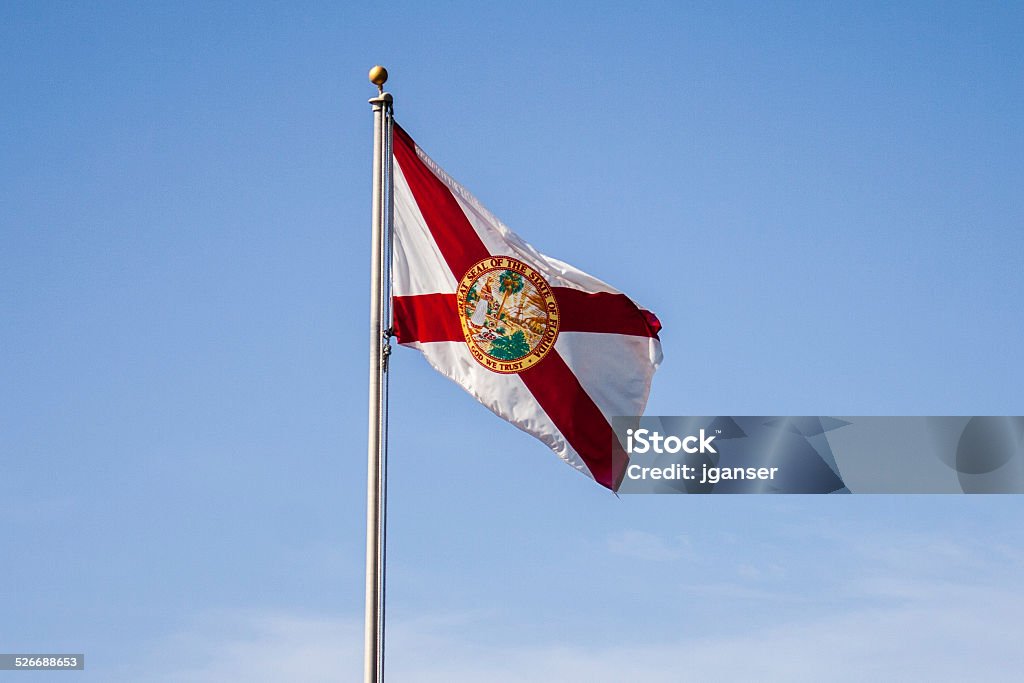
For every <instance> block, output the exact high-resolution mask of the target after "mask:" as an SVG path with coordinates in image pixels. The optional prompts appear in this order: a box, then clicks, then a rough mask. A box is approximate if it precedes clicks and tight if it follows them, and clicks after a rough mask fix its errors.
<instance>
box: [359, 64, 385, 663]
mask: <svg viewBox="0 0 1024 683" xmlns="http://www.w3.org/2000/svg"><path fill="white" fill-rule="evenodd" d="M387 79H388V72H387V70H386V69H385V68H384V67H382V66H375V67H373V68H372V69H370V82H371V83H373V84H374V85H376V86H377V96H376V97H374V98H372V99H371V100H370V105H371V106H372V107H373V210H372V212H371V217H372V225H371V239H370V390H369V407H370V409H369V430H368V437H369V438H368V445H367V465H366V622H365V631H364V642H363V646H364V648H363V681H364V683H380V681H382V680H383V677H384V551H385V547H384V532H385V496H386V488H385V486H386V481H385V473H386V467H387V462H386V455H387V451H386V446H385V444H386V442H387V430H386V415H385V410H386V408H385V406H386V403H385V391H386V381H385V373H386V372H387V365H386V361H387V353H388V351H390V344H389V343H388V341H387V335H388V334H389V332H388V331H387V330H385V328H384V326H383V323H384V318H385V313H386V311H387V303H388V302H386V301H385V295H384V288H385V287H387V286H388V284H389V283H388V281H387V277H386V273H385V264H386V261H385V234H384V227H385V226H384V221H385V220H386V219H387V218H388V217H389V216H390V213H391V209H390V206H389V203H390V199H391V193H390V190H389V188H390V182H391V179H390V177H389V176H390V174H389V173H388V170H390V168H391V164H390V159H386V158H385V155H388V156H390V140H389V138H390V133H391V102H392V98H391V95H390V94H389V93H386V92H384V83H385V82H386V81H387Z"/></svg>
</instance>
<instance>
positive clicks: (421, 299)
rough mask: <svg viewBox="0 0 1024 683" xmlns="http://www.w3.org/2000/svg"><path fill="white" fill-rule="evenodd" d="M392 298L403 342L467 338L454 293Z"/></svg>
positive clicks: (392, 306)
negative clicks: (464, 334)
mask: <svg viewBox="0 0 1024 683" xmlns="http://www.w3.org/2000/svg"><path fill="white" fill-rule="evenodd" d="M391 302H392V304H391V308H392V310H393V311H394V317H395V323H394V328H395V336H396V337H398V343H399V344H408V343H409V342H446V341H463V340H464V339H465V337H464V336H463V335H462V324H461V323H460V322H459V313H458V310H457V307H456V304H455V295H454V294H419V295H417V296H396V297H394V298H392V299H391Z"/></svg>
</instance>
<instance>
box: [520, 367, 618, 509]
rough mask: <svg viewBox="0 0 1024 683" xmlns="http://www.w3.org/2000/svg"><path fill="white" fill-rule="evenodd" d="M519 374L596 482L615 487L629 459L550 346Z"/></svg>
mask: <svg viewBox="0 0 1024 683" xmlns="http://www.w3.org/2000/svg"><path fill="white" fill-rule="evenodd" d="M519 377H520V378H521V379H522V380H523V383H524V384H526V388H527V389H529V390H530V393H532V394H533V397H534V398H535V399H537V403H539V404H540V407H541V409H542V410H543V411H544V412H545V413H547V415H548V417H549V418H551V421H552V422H554V423H555V426H556V427H558V431H560V432H562V435H563V436H564V437H565V439H566V441H568V442H569V444H570V445H571V446H572V447H573V449H574V450H575V451H576V452H577V453H579V454H580V457H581V458H583V462H585V463H586V464H587V467H588V468H590V473H591V474H592V475H594V479H595V480H596V481H597V483H599V484H601V485H602V486H605V487H607V488H609V489H611V490H613V491H614V490H615V489H616V488H618V485H619V483H620V482H621V481H622V475H623V473H624V472H625V471H626V463H627V462H628V460H629V459H628V457H627V456H626V453H625V451H624V450H623V449H622V446H621V445H620V444H619V441H618V439H617V438H615V433H614V432H613V431H612V427H611V425H610V424H608V420H606V419H605V417H604V414H603V413H602V412H601V410H600V409H599V408H598V407H597V405H596V404H595V403H594V401H593V400H592V399H591V398H590V396H589V395H588V394H587V392H586V391H584V390H583V386H582V385H581V384H580V381H579V380H578V379H576V375H575V374H573V371H572V369H570V368H569V366H568V365H566V363H565V361H564V360H562V357H561V356H560V355H558V352H557V351H555V350H554V349H552V350H551V352H550V353H548V355H547V357H546V358H544V360H542V361H541V362H539V363H537V364H536V365H534V366H533V367H531V368H529V369H527V370H524V371H523V372H521V373H519Z"/></svg>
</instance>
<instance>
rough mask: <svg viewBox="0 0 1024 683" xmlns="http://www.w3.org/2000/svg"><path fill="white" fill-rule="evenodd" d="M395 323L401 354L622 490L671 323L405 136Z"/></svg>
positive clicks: (400, 159) (398, 191) (399, 145)
mask: <svg viewBox="0 0 1024 683" xmlns="http://www.w3.org/2000/svg"><path fill="white" fill-rule="evenodd" d="M392 148H393V153H394V175H393V183H394V212H395V213H394V243H393V248H394V252H393V284H392V297H393V298H392V310H393V316H394V331H395V335H396V336H397V338H398V342H399V343H400V344H403V345H406V346H410V347H412V348H416V349H419V350H420V351H421V352H422V353H423V355H424V356H425V357H426V359H427V361H428V362H429V363H430V364H431V365H432V366H433V367H434V368H435V369H436V370H438V371H439V372H441V373H443V374H445V375H447V376H448V377H449V378H451V379H452V380H454V381H455V382H457V383H458V384H459V385H460V386H462V388H463V389H465V390H466V391H468V392H469V393H470V394H472V395H473V396H474V397H476V399H477V400H479V401H480V402H481V403H483V404H484V405H485V406H487V407H488V408H489V409H490V410H492V411H493V412H494V413H495V414H496V415H498V416H499V417H501V418H503V419H505V420H508V421H509V422H511V423H512V424H514V425H516V426H517V427H519V428H520V429H522V430H523V431H525V432H527V433H529V434H532V435H533V436H535V437H537V438H538V439H540V440H541V441H543V442H544V443H545V444H547V445H548V446H549V447H550V448H551V449H552V450H553V451H554V452H555V453H556V454H557V455H558V456H559V457H560V458H561V459H562V460H564V461H565V462H567V463H569V464H570V465H572V466H573V467H575V468H576V469H578V470H579V471H581V472H583V473H584V474H586V475H588V476H590V477H592V478H593V479H594V480H596V481H597V482H598V483H600V484H601V485H603V486H606V487H608V488H609V489H612V490H614V489H615V488H617V486H618V484H619V483H620V482H621V480H622V475H623V472H624V469H625V466H626V463H627V457H626V454H625V452H624V451H623V449H622V446H621V444H620V443H619V442H618V440H617V439H616V438H615V435H614V433H613V432H612V427H611V419H612V417H613V416H616V415H642V414H643V411H644V407H645V406H646V404H647V396H648V393H649V392H650V387H651V378H652V376H653V375H654V371H655V370H656V369H657V367H658V364H659V363H660V362H661V344H660V342H659V341H658V331H659V330H660V329H661V323H660V322H658V319H657V317H655V315H654V314H653V313H651V312H650V311H646V310H644V309H642V308H640V307H639V306H637V305H636V304H635V303H634V302H633V301H632V300H631V299H630V298H629V297H627V296H626V295H625V294H622V293H621V292H619V291H617V290H616V289H614V288H613V287H611V286H609V285H607V284H605V283H604V282H601V281H600V280H598V279H597V278H594V277H591V276H590V275H587V274H586V273H584V272H582V271H579V270H577V269H576V268H573V267H572V266H570V265H569V264H567V263H564V262H562V261H559V260H557V259H554V258H551V257H550V256H545V255H544V254H542V253H540V252H539V251H537V250H536V249H534V248H533V247H532V246H530V245H529V244H527V243H526V242H525V241H524V240H523V239H522V238H520V237H519V236H518V235H516V234H515V233H513V232H512V231H511V230H509V229H508V228H507V227H505V225H503V224H502V223H501V221H499V220H498V219H497V218H495V217H494V216H493V215H491V213H490V212H489V211H487V209H485V208H484V207H483V206H481V205H480V203H479V202H478V201H477V200H476V199H475V198H474V197H473V196H472V195H471V194H469V192H467V191H466V190H465V189H464V188H463V187H462V186H461V185H459V184H458V183H456V182H455V181H454V180H453V179H452V178H451V177H449V176H448V174H446V173H445V172H444V171H443V170H442V169H441V168H440V167H439V166H438V165H437V164H435V163H434V162H433V161H432V160H431V159H430V158H429V157H428V156H427V155H426V154H424V152H423V150H421V149H420V148H419V147H418V146H417V145H416V143H415V142H413V140H412V138H410V137H409V135H408V134H407V133H406V132H405V131H404V130H402V129H401V128H400V127H398V125H397V124H396V125H395V126H394V141H393V147H392Z"/></svg>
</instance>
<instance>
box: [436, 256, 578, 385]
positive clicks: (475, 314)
mask: <svg viewBox="0 0 1024 683" xmlns="http://www.w3.org/2000/svg"><path fill="white" fill-rule="evenodd" d="M456 297H457V299H458V307H459V320H460V321H461V322H462V334H463V335H464V336H465V338H466V344H468V345H469V351H470V353H472V354H473V358H475V359H476V361H477V362H478V363H480V364H481V365H483V366H484V367H485V368H487V369H488V370H492V371H494V372H500V373H503V374H511V373H517V372H522V371H523V370H526V369H527V368H529V367H532V366H533V365H536V364H537V363H539V362H540V361H541V360H542V359H543V358H544V356H546V355H547V354H548V352H550V351H551V349H552V348H554V346H555V339H557V338H558V321H559V316H558V302H557V301H555V295H554V292H552V291H551V287H550V286H549V285H548V283H547V282H546V281H545V280H544V278H543V277H541V274H540V273H538V272H537V271H536V270H535V269H534V268H531V267H530V266H528V265H527V264H525V263H523V262H522V261H520V260H518V259H514V258H511V257H508V256H494V257H491V258H486V259H484V260H482V261H478V262H477V263H476V264H475V265H474V266H473V267H472V268H470V269H469V270H468V271H467V272H466V274H465V275H464V276H463V277H462V281H461V282H459V288H458V290H457V291H456Z"/></svg>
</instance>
